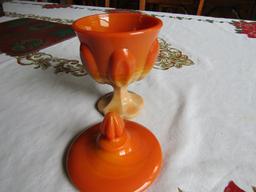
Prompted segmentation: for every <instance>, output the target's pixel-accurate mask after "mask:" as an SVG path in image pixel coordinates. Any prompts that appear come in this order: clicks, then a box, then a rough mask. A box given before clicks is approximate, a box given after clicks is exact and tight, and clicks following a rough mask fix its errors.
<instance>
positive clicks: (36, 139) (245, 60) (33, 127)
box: [0, 1, 256, 192]
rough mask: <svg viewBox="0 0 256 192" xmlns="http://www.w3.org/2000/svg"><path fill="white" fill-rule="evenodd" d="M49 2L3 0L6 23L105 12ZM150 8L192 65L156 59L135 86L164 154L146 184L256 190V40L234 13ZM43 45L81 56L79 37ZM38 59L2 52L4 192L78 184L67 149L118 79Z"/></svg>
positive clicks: (54, 190) (162, 189)
mask: <svg viewBox="0 0 256 192" xmlns="http://www.w3.org/2000/svg"><path fill="white" fill-rule="evenodd" d="M42 5H43V4H40V3H34V2H18V1H16V2H15V1H14V2H7V3H5V4H4V5H3V7H4V11H5V12H6V15H8V16H5V17H1V18H0V22H4V21H7V20H11V19H16V18H17V17H32V18H39V19H40V18H41V19H44V20H54V19H53V18H55V19H56V18H59V19H60V20H55V21H58V22H62V23H65V22H66V23H71V22H72V21H70V20H74V19H77V18H79V17H82V16H85V15H90V14H95V13H100V12H104V9H102V8H95V7H84V6H72V7H68V8H58V9H57V8H56V9H46V8H43V7H42ZM148 13H149V14H155V15H156V16H158V17H159V18H161V19H162V21H163V23H164V26H163V29H162V30H161V33H160V37H161V38H162V39H164V41H166V42H167V43H170V44H171V46H172V47H175V48H177V49H179V50H181V51H182V53H183V54H185V55H188V57H189V58H190V59H191V60H192V61H193V63H194V64H193V65H189V66H186V65H183V66H182V67H181V68H179V67H180V66H177V67H175V66H173V67H172V66H169V67H170V68H169V67H168V68H165V70H162V69H163V68H161V67H160V68H159V67H155V69H153V70H152V72H151V73H150V74H149V75H148V76H147V77H146V78H145V79H144V80H142V81H139V82H136V83H134V84H132V85H131V86H129V89H130V90H132V91H135V92H137V93H139V94H140V95H141V96H143V98H144V101H145V107H144V109H143V110H142V111H141V113H140V115H139V116H138V117H137V118H135V119H134V121H136V122H139V123H141V124H143V125H145V126H146V127H148V128H149V129H150V130H151V131H152V132H153V133H154V134H155V135H156V136H157V138H158V139H159V141H160V143H161V146H162V150H163V155H164V166H163V169H162V172H161V174H160V176H159V178H158V179H157V180H156V181H155V182H154V184H153V185H152V186H151V187H150V189H149V190H148V191H149V192H176V191H178V188H180V189H181V190H182V191H183V192H206V191H207V192H208V191H209V192H217V191H223V190H224V188H225V186H226V185H227V184H228V182H229V181H230V180H233V181H234V182H235V183H236V184H237V185H238V186H239V187H241V188H242V189H244V190H245V191H249V192H250V191H252V188H251V186H253V185H254V186H255V185H256V38H249V37H248V36H247V35H246V34H241V33H237V32H236V30H235V29H236V28H235V26H234V25H233V24H231V22H232V20H228V19H221V18H220V19H217V18H208V17H197V16H189V15H177V14H168V13H153V12H148ZM65 19H66V20H65ZM40 52H41V53H42V54H48V56H49V55H50V56H52V57H56V58H64V59H67V60H72V59H74V60H79V61H80V58H79V42H78V39H77V38H72V39H70V40H67V41H64V42H62V43H59V44H56V45H54V46H51V47H49V48H46V49H43V50H41V51H40ZM167 52H168V51H167ZM50 56H49V57H50ZM34 66H36V64H34V65H27V66H23V65H19V64H18V63H17V58H15V57H10V56H7V55H5V54H1V55H0V122H1V124H0V170H1V171H0V191H1V192H7V191H8V192H16V191H19V192H34V191H47V192H73V191H76V190H75V188H74V187H73V186H72V184H71V183H70V182H69V180H68V178H67V176H66V173H65V169H64V161H65V150H66V149H67V147H68V145H69V143H70V141H71V140H72V138H73V137H74V136H75V135H76V134H78V133H79V132H80V131H81V130H83V129H84V128H87V127H90V126H91V125H93V124H94V123H96V122H99V121H101V119H102V116H101V115H100V114H99V113H98V112H97V111H96V110H95V108H94V104H95V102H96V100H97V99H98V98H99V96H101V95H103V94H105V93H107V92H109V91H111V87H109V86H107V85H99V84H97V83H95V81H93V80H92V78H91V77H90V76H88V75H82V76H76V75H72V74H71V73H68V74H66V73H58V74H55V73H54V67H48V68H47V70H42V68H43V66H40V65H39V69H35V68H34ZM117 192H118V190H117Z"/></svg>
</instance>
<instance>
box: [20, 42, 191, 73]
mask: <svg viewBox="0 0 256 192" xmlns="http://www.w3.org/2000/svg"><path fill="white" fill-rule="evenodd" d="M159 43H160V54H159V57H158V59H157V62H156V64H155V65H154V68H155V69H161V70H167V69H169V68H171V67H176V68H181V67H182V66H188V65H192V64H194V63H193V61H192V60H190V59H189V58H188V56H186V55H183V54H182V52H181V51H179V50H178V49H175V48H172V47H171V45H170V44H169V43H167V42H166V41H165V40H164V39H159ZM16 58H17V62H18V63H19V64H20V65H32V66H34V68H35V69H39V68H40V69H42V70H46V69H48V68H50V67H53V68H54V69H55V73H56V74H57V73H68V74H71V75H74V76H85V75H87V72H86V69H85V67H84V65H83V64H81V63H80V62H79V61H78V60H70V59H64V58H58V57H53V56H52V55H51V54H47V53H43V52H35V53H30V54H28V55H25V56H18V57H16Z"/></svg>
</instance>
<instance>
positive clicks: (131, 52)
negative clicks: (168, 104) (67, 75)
mask: <svg viewBox="0 0 256 192" xmlns="http://www.w3.org/2000/svg"><path fill="white" fill-rule="evenodd" d="M72 26H73V29H74V30H75V31H76V33H77V36H78V38H79V40H80V42H81V46H80V56H81V59H82V62H83V63H84V64H85V67H86V70H87V71H88V73H89V74H90V75H91V76H92V77H93V78H94V79H95V80H96V81H97V82H99V83H105V84H109V85H111V86H112V87H113V88H114V92H112V93H108V94H106V95H104V96H102V97H101V98H100V99H99V101H98V102H97V108H98V110H99V111H100V112H101V113H103V114H106V113H108V112H117V113H118V114H120V116H121V117H123V118H132V117H134V116H135V115H136V114H137V113H138V112H139V110H140V109H141V108H142V106H143V99H142V98H141V97H140V96H139V95H137V94H136V93H133V92H129V91H128V90H127V87H128V85H129V84H130V83H132V82H134V81H137V80H141V79H143V78H144V77H145V76H146V75H147V74H148V73H149V72H150V70H151V69H152V66H153V64H154V62H155V60H156V58H157V55H158V52H159V44H158V40H157V35H158V32H159V31H160V28H161V26H162V21H161V20H160V19H158V18H155V17H152V16H149V15H145V14H141V13H129V12H120V13H106V14H99V15H92V16H88V17H84V18H81V19H78V20H76V21H75V22H74V23H73V25H72Z"/></svg>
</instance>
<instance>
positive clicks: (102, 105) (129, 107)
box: [97, 85, 144, 119]
mask: <svg viewBox="0 0 256 192" xmlns="http://www.w3.org/2000/svg"><path fill="white" fill-rule="evenodd" d="M112 86H113V89H114V91H113V92H112V93H109V94H107V95H104V96H103V97H101V98H100V99H99V101H98V103H97V108H98V110H99V111H100V112H102V113H103V114H107V113H108V112H116V113H118V114H120V116H121V117H122V118H125V119H130V118H133V117H134V116H136V115H137V113H138V112H139V110H140V109H141V108H142V107H143V105H144V103H143V99H142V98H141V97H140V96H139V95H137V94H136V93H133V92H130V91H128V89H127V87H128V85H125V86H122V87H118V86H114V85H112Z"/></svg>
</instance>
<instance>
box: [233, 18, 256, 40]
mask: <svg viewBox="0 0 256 192" xmlns="http://www.w3.org/2000/svg"><path fill="white" fill-rule="evenodd" d="M232 24H233V25H234V26H235V27H236V32H237V33H242V34H247V36H248V37H249V38H256V22H246V21H233V22H232Z"/></svg>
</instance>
